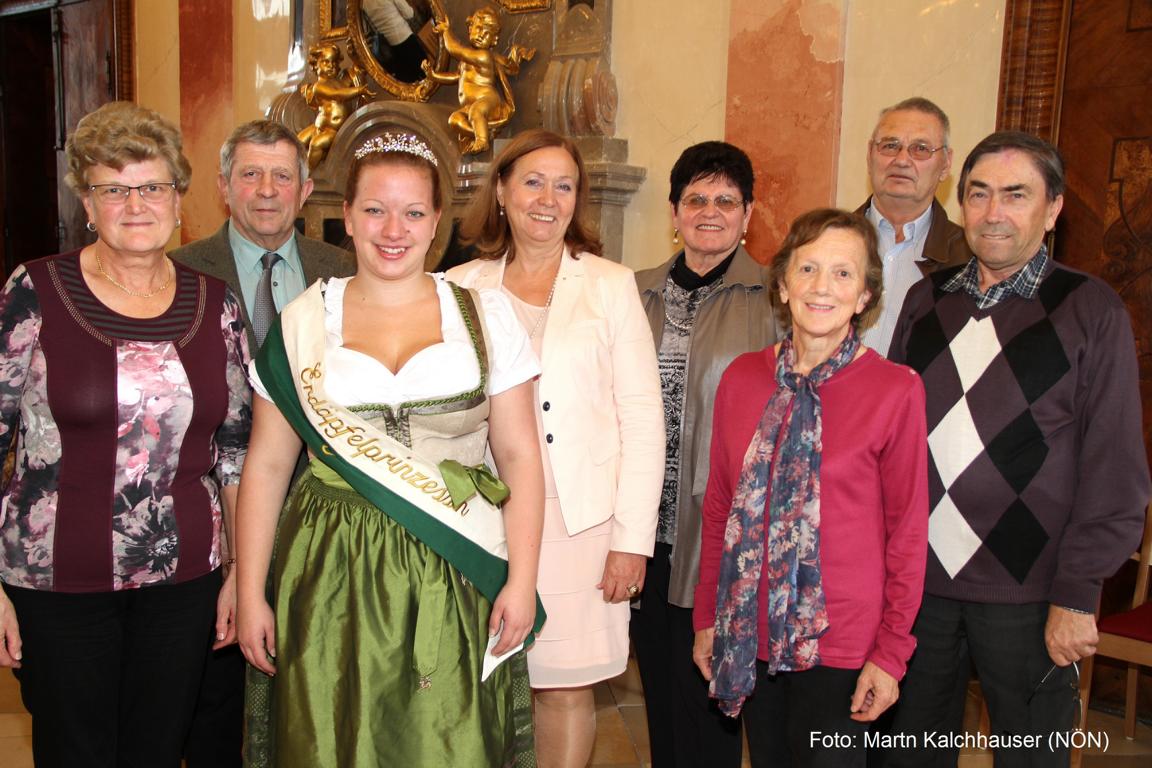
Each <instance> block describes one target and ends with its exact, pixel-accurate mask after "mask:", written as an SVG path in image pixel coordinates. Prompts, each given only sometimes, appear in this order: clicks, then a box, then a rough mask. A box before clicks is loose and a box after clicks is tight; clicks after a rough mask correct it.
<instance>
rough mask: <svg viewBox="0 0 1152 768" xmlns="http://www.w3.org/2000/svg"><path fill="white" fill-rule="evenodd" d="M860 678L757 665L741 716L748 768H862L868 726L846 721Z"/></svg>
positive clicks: (854, 672)
mask: <svg viewBox="0 0 1152 768" xmlns="http://www.w3.org/2000/svg"><path fill="white" fill-rule="evenodd" d="M859 676H860V670H859V669H833V668H831V667H813V668H812V669H809V670H805V671H804V672H780V673H778V674H775V675H769V674H768V665H767V664H766V663H764V662H763V661H757V662H756V688H755V690H754V692H753V693H752V695H751V696H749V697H748V699H747V700H746V701H745V702H744V708H743V710H742V711H741V713H740V716H741V717H742V718H743V720H744V730H745V733H747V734H748V752H749V753H750V756H751V758H752V761H751V762H752V768H864V764H865V755H866V753H865V748H866V747H865V740H864V734H865V733H866V732H867V730H868V724H867V723H858V722H856V721H855V720H852V719H851V717H850V715H851V708H852V694H853V693H854V692H855V691H856V678H858V677H859ZM953 765H955V764H954V763H953Z"/></svg>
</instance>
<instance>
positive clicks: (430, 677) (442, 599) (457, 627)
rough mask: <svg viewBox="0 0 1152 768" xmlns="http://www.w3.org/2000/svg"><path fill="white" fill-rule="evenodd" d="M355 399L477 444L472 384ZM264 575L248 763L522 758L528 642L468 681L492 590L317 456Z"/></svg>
mask: <svg viewBox="0 0 1152 768" xmlns="http://www.w3.org/2000/svg"><path fill="white" fill-rule="evenodd" d="M465 315H466V319H468V318H467V313H465ZM472 321H473V322H475V318H472ZM476 325H477V327H479V324H478V323H477V324H476ZM474 338H475V337H474ZM476 343H479V344H483V341H482V339H480V340H479V341H478V342H476ZM481 350H482V347H481ZM481 350H478V354H480V355H481V359H482V362H483V360H484V354H483V351H481ZM373 409H375V412H372V410H373ZM356 410H357V411H359V412H360V416H361V417H364V418H367V419H368V420H369V421H371V422H373V423H374V424H376V425H377V426H379V427H382V428H384V429H385V430H386V431H387V432H388V433H389V435H390V436H391V437H393V438H394V439H397V440H399V441H401V442H403V443H405V444H406V445H409V446H414V447H415V448H416V450H418V451H421V452H422V453H423V455H425V456H433V455H434V454H435V455H436V458H437V459H439V458H456V459H457V460H460V461H461V462H462V463H464V462H467V463H470V464H478V463H479V462H480V461H481V460H482V457H483V446H484V445H485V443H486V437H487V429H486V418H487V401H486V400H485V399H484V395H483V392H482V391H481V392H480V393H479V394H477V393H476V392H471V393H465V394H464V395H461V396H460V397H459V398H446V399H441V400H437V401H435V402H429V403H419V404H405V405H403V406H400V407H398V408H396V409H391V408H388V407H386V406H380V407H370V408H368V409H363V408H356ZM365 410H368V411H369V412H367V413H366V412H364V411H365ZM454 436H456V437H454ZM457 437H458V439H457ZM422 448H423V449H424V450H421V449H422ZM477 451H479V456H477V455H475V454H476V453H477ZM269 579H270V599H269V602H270V604H271V605H272V608H273V610H274V611H275V615H276V650H277V657H276V661H275V663H276V676H275V677H274V678H269V677H268V676H266V675H264V674H263V673H261V672H259V671H257V670H256V669H255V668H253V667H249V668H248V686H247V690H246V738H245V742H246V743H245V764H246V765H247V766H251V767H253V768H262V767H264V766H276V767H277V768H295V767H296V766H299V768H324V767H325V766H331V767H332V768H356V767H358V766H363V767H366V766H393V765H394V766H405V767H407V766H413V767H418V766H460V767H461V768H473V767H476V768H480V767H482V766H493V767H496V766H517V767H518V768H519V767H521V766H535V753H534V751H533V733H532V714H531V691H530V688H529V685H528V670H527V663H526V661H525V653H526V652H525V651H520V652H519V653H517V654H515V655H514V656H513V657H511V658H510V659H508V660H507V661H505V662H504V663H503V664H501V665H500V666H499V667H497V668H496V670H495V671H494V672H493V673H492V674H491V676H490V677H489V678H488V679H487V680H486V681H484V682H481V681H480V674H481V667H482V662H483V657H484V652H485V648H486V645H487V641H488V618H489V615H490V613H491V609H492V605H491V603H490V602H489V601H488V599H487V598H485V597H484V596H483V595H482V594H481V593H480V591H479V590H477V589H476V588H475V587H473V586H472V585H471V584H470V583H469V582H468V581H467V580H465V579H464V578H463V577H462V576H461V574H460V573H459V571H457V570H456V569H455V568H453V567H452V565H451V564H450V563H449V562H448V561H446V560H445V559H443V558H442V557H440V556H439V555H438V554H436V553H435V552H433V551H432V550H431V549H430V548H429V547H428V546H427V545H425V544H424V543H423V542H421V541H420V540H419V539H417V538H415V537H414V536H413V535H411V534H410V533H409V532H408V531H407V530H406V529H405V528H404V527H403V526H401V525H400V524H398V523H397V522H395V521H394V520H393V519H392V518H390V517H389V516H388V515H387V514H386V513H385V512H384V511H382V510H380V509H378V508H377V507H375V506H373V505H372V504H371V503H370V502H368V501H367V500H366V499H365V498H364V497H363V496H361V495H360V494H359V493H358V492H356V491H355V490H353V489H352V488H351V487H350V486H349V485H348V484H347V483H346V482H345V481H344V480H343V479H342V478H341V477H340V476H339V475H338V474H337V473H336V472H334V471H333V470H332V469H330V468H329V467H327V466H326V465H324V464H323V463H321V462H319V461H316V460H313V461H312V462H311V463H310V465H309V468H308V469H307V470H306V471H305V472H304V473H303V474H302V475H301V477H300V478H299V479H298V481H297V482H296V484H295V486H294V488H293V491H292V493H291V494H290V495H289V498H288V501H287V502H286V504H285V506H284V510H283V512H282V513H281V517H280V524H279V529H278V532H277V544H276V552H275V554H274V556H273V561H272V568H271V571H270V576H269Z"/></svg>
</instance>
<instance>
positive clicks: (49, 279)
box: [0, 251, 251, 592]
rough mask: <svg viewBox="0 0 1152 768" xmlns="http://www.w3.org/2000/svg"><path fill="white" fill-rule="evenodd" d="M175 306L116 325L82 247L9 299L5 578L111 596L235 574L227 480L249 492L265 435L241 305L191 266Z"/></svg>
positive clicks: (4, 377)
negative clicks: (224, 500)
mask: <svg viewBox="0 0 1152 768" xmlns="http://www.w3.org/2000/svg"><path fill="white" fill-rule="evenodd" d="M176 270H177V280H178V282H177V287H176V297H175V299H174V301H173V303H172V306H171V307H170V308H169V309H168V310H167V311H166V312H165V313H164V314H162V315H160V316H159V317H155V318H149V319H136V318H129V317H125V316H123V315H119V314H116V313H114V312H112V311H111V310H109V309H108V308H107V307H105V306H104V305H103V304H102V303H100V302H99V301H98V300H97V299H96V297H95V296H94V295H93V294H92V293H91V291H90V290H89V289H88V286H87V284H86V283H85V282H84V278H83V275H82V274H81V271H80V261H79V251H75V252H72V253H67V254H63V255H60V256H53V257H49V258H46V259H39V260H36V261H32V262H28V263H27V264H25V265H23V266H21V267H19V268H17V269H16V271H15V272H13V273H12V275H11V277H10V278H9V279H8V282H7V283H6V285H5V286H4V290H3V293H0V455H3V454H4V453H6V452H7V450H8V448H9V446H10V443H11V441H12V439H13V436H14V435H15V437H16V462H15V473H14V475H13V477H12V480H11V482H10V483H9V484H8V487H7V488H6V489H5V490H4V495H3V499H2V502H0V580H3V581H4V582H5V583H7V584H11V585H14V586H18V587H26V588H29V589H39V590H52V591H58V592H107V591H116V590H120V589H131V588H135V587H141V586H145V585H150V584H162V583H174V582H182V581H187V580H190V579H194V578H197V577H199V576H202V575H204V574H206V573H209V572H210V571H212V570H214V569H215V568H217V567H219V565H220V533H221V522H222V514H221V502H220V489H219V484H224V485H231V484H235V483H237V482H239V479H240V469H241V466H242V464H243V460H244V454H245V451H246V448H247V442H248V432H249V428H250V425H251V390H250V389H249V386H248V382H247V378H246V376H245V364H246V361H247V358H248V349H247V341H246V339H245V336H244V328H243V321H242V319H241V312H240V305H239V303H238V302H237V300H236V298H235V297H234V296H233V295H232V293H231V292H230V291H229V290H228V289H227V287H226V286H225V285H224V284H223V283H222V282H220V281H218V280H216V279H214V278H210V277H206V276H204V275H201V274H200V273H198V272H195V271H193V270H190V269H188V268H187V267H184V266H181V265H179V264H177V265H176Z"/></svg>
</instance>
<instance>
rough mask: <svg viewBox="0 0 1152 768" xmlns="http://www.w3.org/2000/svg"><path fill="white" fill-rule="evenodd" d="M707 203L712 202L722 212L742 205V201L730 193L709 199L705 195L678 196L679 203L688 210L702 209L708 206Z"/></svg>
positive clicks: (728, 211) (727, 211) (733, 209)
mask: <svg viewBox="0 0 1152 768" xmlns="http://www.w3.org/2000/svg"><path fill="white" fill-rule="evenodd" d="M708 203H712V204H713V205H715V206H716V208H717V209H718V210H721V211H723V212H724V213H732V212H733V211H735V210H737V209H738V208H741V207H743V206H744V201H743V200H741V199H740V198H738V197H732V196H731V195H716V197H713V198H711V199H709V198H708V197H707V196H705V195H688V196H687V197H682V198H680V205H682V206H684V207H685V208H687V209H688V210H690V211H702V210H704V209H705V208H707V207H708Z"/></svg>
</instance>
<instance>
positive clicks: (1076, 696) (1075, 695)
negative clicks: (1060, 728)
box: [1024, 661, 1083, 730]
mask: <svg viewBox="0 0 1152 768" xmlns="http://www.w3.org/2000/svg"><path fill="white" fill-rule="evenodd" d="M1057 669H1060V667H1058V666H1057V665H1055V664H1053V665H1052V666H1050V667H1048V671H1047V672H1045V673H1044V677H1042V678H1040V682H1038V683H1036V687H1035V688H1033V689H1032V693H1031V694H1029V696H1028V700H1027V701H1025V702H1024V706H1026V707H1027V706H1030V705H1031V704H1032V699H1034V698H1036V694H1037V693H1039V692H1040V689H1041V688H1042V687H1043V686H1044V683H1046V682H1048V678H1050V677H1051V676H1052V673H1053V672H1055V671H1056V670H1057ZM1072 672H1073V679H1072V680H1070V681H1069V682H1068V685H1069V687H1070V688H1071V689H1072V700H1073V702H1074V705H1075V711H1074V713H1073V715H1072V728H1073V730H1075V729H1076V728H1079V727H1080V717H1081V715H1082V714H1083V713H1082V711H1081V710H1082V709H1083V706H1082V705H1081V704H1080V665H1079V664H1077V663H1076V662H1075V661H1074V662H1072Z"/></svg>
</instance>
